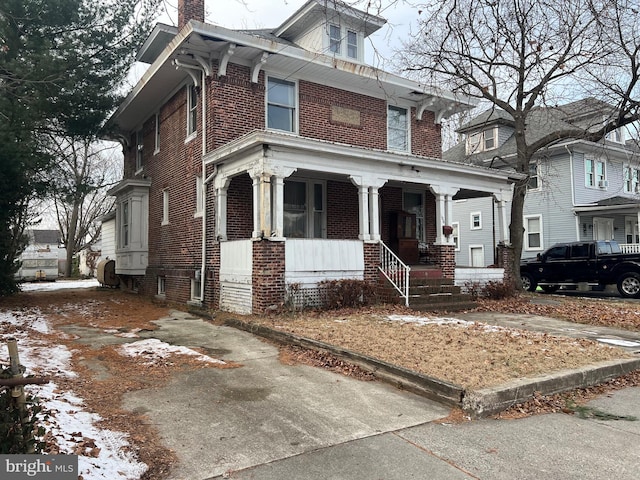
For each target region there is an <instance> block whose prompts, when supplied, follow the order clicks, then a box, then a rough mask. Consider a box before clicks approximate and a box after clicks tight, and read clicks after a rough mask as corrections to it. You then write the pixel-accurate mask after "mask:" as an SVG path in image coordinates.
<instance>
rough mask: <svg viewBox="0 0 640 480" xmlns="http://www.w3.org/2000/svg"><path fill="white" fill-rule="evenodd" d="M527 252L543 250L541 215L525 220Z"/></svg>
mask: <svg viewBox="0 0 640 480" xmlns="http://www.w3.org/2000/svg"><path fill="white" fill-rule="evenodd" d="M524 237H525V250H542V218H541V217H540V215H536V216H531V217H525V219H524Z"/></svg>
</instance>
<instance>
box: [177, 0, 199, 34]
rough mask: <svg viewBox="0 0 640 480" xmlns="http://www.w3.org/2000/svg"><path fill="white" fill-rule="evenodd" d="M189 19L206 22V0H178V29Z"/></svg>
mask: <svg viewBox="0 0 640 480" xmlns="http://www.w3.org/2000/svg"><path fill="white" fill-rule="evenodd" d="M189 20H197V21H199V22H204V0H178V29H181V28H182V27H184V26H185V25H186V23H187V22H188V21H189Z"/></svg>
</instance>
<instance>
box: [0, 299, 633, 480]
mask: <svg viewBox="0 0 640 480" xmlns="http://www.w3.org/2000/svg"><path fill="white" fill-rule="evenodd" d="M530 298H531V297H530V296H523V297H521V298H520V299H516V300H509V301H502V302H482V304H481V306H480V308H481V309H485V310H492V311H503V312H505V311H517V312H521V313H525V312H526V313H535V314H538V315H548V316H555V317H561V318H570V319H575V320H579V321H584V322H587V321H588V322H589V323H598V324H604V325H608V326H618V327H624V328H629V329H635V330H637V329H638V328H640V318H639V317H640V316H639V315H638V314H637V312H636V305H634V304H630V303H623V302H616V303H615V304H614V303H612V302H602V301H584V300H573V299H562V298H561V297H558V298H560V300H559V305H555V306H549V305H546V306H539V305H532V304H531V302H530ZM34 308H37V309H39V310H40V312H41V314H42V315H43V316H46V318H47V319H49V321H50V322H51V325H52V327H53V330H52V331H51V332H50V333H40V334H38V335H42V338H43V339H48V340H49V341H51V342H52V343H54V342H58V343H63V344H65V345H66V346H67V347H68V348H69V350H70V351H72V354H73V358H72V365H73V369H74V371H76V372H77V373H78V376H77V377H76V378H71V379H69V378H65V379H64V381H61V382H60V383H59V388H60V389H69V390H73V391H75V392H77V393H78V394H79V395H80V396H81V397H82V398H83V399H84V400H85V402H86V404H87V407H88V409H89V410H91V411H94V412H96V413H98V414H100V415H101V416H102V417H103V418H104V421H103V423H104V424H105V428H109V429H114V430H119V431H124V432H128V433H129V434H130V436H131V440H132V444H133V447H132V449H133V450H134V451H135V453H136V455H137V456H138V457H139V458H140V460H141V461H142V462H145V463H146V464H147V465H149V467H150V470H149V471H147V473H146V474H145V475H144V476H143V477H142V478H144V479H159V478H164V477H165V476H166V474H167V472H168V471H169V470H170V468H171V465H172V464H173V463H174V462H175V457H174V455H173V453H172V452H171V451H169V450H167V449H166V448H164V447H163V446H162V443H161V442H160V440H159V438H158V437H157V433H156V432H155V430H154V429H153V427H152V426H151V425H149V423H148V421H147V419H146V418H145V417H144V416H141V415H138V414H135V413H132V412H128V411H123V410H122V409H121V408H120V407H119V405H120V399H121V397H122V395H123V394H125V393H126V392H129V391H133V390H139V389H145V388H150V387H153V386H155V385H160V384H162V383H164V382H166V381H167V380H168V379H169V378H170V377H171V376H172V375H179V374H181V373H184V372H187V371H189V370H192V369H196V368H203V367H204V364H203V363H202V362H199V361H197V360H194V359H193V358H191V357H187V356H184V357H181V356H178V357H175V356H174V357H171V359H170V360H167V361H166V362H164V363H161V364H155V365H148V364H145V363H144V359H143V358H139V357H131V358H127V359H123V357H122V355H119V354H117V353H115V352H114V348H115V347H113V346H106V347H102V348H99V349H94V348H91V347H90V346H84V345H81V344H78V343H75V342H74V341H73V338H71V337H69V336H64V335H62V336H61V335H60V332H59V331H58V332H56V330H57V329H58V328H59V327H61V326H62V325H65V324H77V325H86V326H92V327H95V328H99V329H103V330H114V331H117V332H120V334H122V335H128V334H130V333H132V332H136V331H139V330H140V329H146V330H153V329H155V328H156V327H155V325H154V324H153V323H151V322H152V320H155V319H158V318H161V317H163V316H166V315H167V314H168V312H169V307H168V306H165V305H159V304H155V303H153V302H151V301H149V300H146V299H143V298H141V297H138V296H135V295H131V294H125V293H122V292H119V291H114V290H102V289H86V290H68V291H64V290H60V291H54V292H34V293H21V294H19V295H16V296H14V297H10V298H1V299H0V312H1V311H3V310H14V311H15V310H21V309H24V310H30V309H34ZM388 315H395V316H397V317H394V318H396V320H393V321H391V320H389V319H388ZM407 315H415V312H411V311H408V310H405V309H404V308H400V307H385V308H382V307H376V308H368V309H366V310H365V309H362V310H341V311H333V312H325V313H318V312H304V313H298V314H295V315H294V314H282V315H269V316H265V317H260V316H251V317H244V318H241V319H242V320H244V321H250V322H255V323H260V324H263V325H267V326H270V327H272V328H277V329H280V330H285V331H290V332H294V333H296V334H299V335H304V336H308V337H310V338H315V339H318V340H322V341H324V342H328V343H333V344H337V345H340V346H342V347H346V348H349V349H352V350H354V351H358V352H360V353H364V354H367V355H371V356H375V357H377V358H380V359H382V360H385V361H388V362H391V363H396V364H399V365H401V366H404V367H406V368H410V369H413V370H416V371H419V372H421V373H425V374H427V375H431V376H434V377H437V378H440V379H443V380H447V381H449V382H452V383H457V384H460V385H463V386H465V387H467V388H479V387H483V386H488V385H495V384H498V383H501V382H503V381H506V380H509V379H513V378H519V377H522V376H529V375H538V374H541V373H545V372H549V371H554V370H559V369H566V368H574V367H577V366H580V365H584V364H588V363H593V362H596V361H601V360H607V359H612V358H622V357H625V356H627V354H626V353H625V352H623V351H621V350H619V349H616V348H611V347H604V346H601V345H599V344H596V343H594V342H590V341H586V340H584V341H575V340H570V339H560V338H556V337H550V336H547V335H539V334H534V333H531V332H525V331H511V330H499V329H498V330H497V329H493V328H489V329H488V328H485V327H483V326H481V325H477V324H467V323H464V322H460V321H449V322H447V321H438V319H439V318H441V316H435V315H433V316H431V315H420V316H421V317H428V318H429V319H430V320H429V321H433V323H428V322H427V321H426V320H425V321H423V322H422V323H416V322H415V321H411V322H410V321H407V319H406V316H407ZM451 316H452V317H454V316H455V315H451ZM225 317H227V314H224V315H223V314H219V315H217V316H216V319H215V320H214V322H223V321H224V319H225ZM234 317H235V318H238V316H234ZM7 328H8V327H7V326H6V325H2V333H3V334H5V335H6V334H9V333H11V332H10V331H7ZM281 358H282V360H283V361H286V362H289V363H291V362H303V363H308V364H312V365H315V366H319V367H323V368H331V369H333V370H337V371H339V372H341V373H343V374H346V375H352V376H355V377H358V378H361V379H363V380H367V379H370V376H369V375H367V374H365V373H363V372H362V371H361V370H359V369H357V368H354V367H353V366H350V365H347V364H344V363H342V362H340V361H336V360H335V359H332V358H330V357H329V356H327V355H326V354H319V353H317V352H308V351H303V350H299V349H283V353H282V355H281ZM98 361H99V362H100V363H101V364H102V365H104V366H105V368H106V369H107V370H108V373H109V375H106V376H104V378H103V377H102V376H98V375H97V374H96V373H95V371H94V370H92V369H90V368H89V367H88V365H91V364H92V362H98ZM207 366H208V367H209V368H211V364H208V365H207ZM221 368H225V367H221ZM639 380H640V376H637V375H636V376H633V375H632V376H629V377H628V378H627V379H623V380H620V381H617V383H616V382H612V384H611V385H610V386H607V387H599V388H595V389H588V390H585V391H583V392H582V393H580V394H577V395H574V397H573V398H577V399H578V400H580V399H581V398H582V399H585V398H589V397H590V396H593V395H595V394H598V393H602V392H603V391H606V388H616V387H624V386H627V385H632V384H638V381H639ZM563 405H566V402H564V401H563V400H562V399H560V397H557V396H556V397H550V398H546V399H534V400H533V401H532V402H530V403H528V404H527V405H520V406H518V407H516V408H515V409H513V411H512V413H511V414H509V413H507V414H506V415H507V416H508V415H511V416H518V415H521V414H522V415H525V414H530V413H536V412H540V411H550V410H551V411H553V410H557V409H562V408H563ZM454 416H455V415H454ZM51 445H52V446H51V449H52V451H55V442H53V441H52V442H51ZM78 448H79V449H80V450H82V451H85V452H86V451H89V452H90V451H91V445H82V444H80V445H79V447H78Z"/></svg>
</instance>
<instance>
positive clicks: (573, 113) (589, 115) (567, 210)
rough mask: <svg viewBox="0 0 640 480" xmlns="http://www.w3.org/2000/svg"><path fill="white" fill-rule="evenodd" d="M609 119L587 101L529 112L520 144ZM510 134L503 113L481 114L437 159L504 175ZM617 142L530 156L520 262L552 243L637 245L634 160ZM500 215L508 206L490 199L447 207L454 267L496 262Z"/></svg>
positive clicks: (616, 134) (639, 184)
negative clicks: (612, 241)
mask: <svg viewBox="0 0 640 480" xmlns="http://www.w3.org/2000/svg"><path fill="white" fill-rule="evenodd" d="M611 113H612V107H611V106H609V105H607V104H605V103H602V102H600V101H598V100H595V99H593V98H587V99H584V100H580V101H577V102H573V103H570V104H567V105H563V106H559V107H553V108H541V109H538V110H534V111H532V113H531V115H530V119H529V123H528V126H527V135H528V139H529V141H530V142H531V141H534V140H535V139H536V138H540V137H541V136H542V135H546V134H548V133H550V132H553V131H558V130H559V129H562V128H567V127H573V126H580V127H582V128H593V129H595V128H599V127H601V126H602V124H603V122H604V121H605V119H606V118H608V117H609V116H610V115H611ZM513 132H514V127H513V120H512V119H511V118H510V117H509V115H508V114H507V113H506V112H504V111H502V110H490V111H487V112H485V113H483V114H481V115H479V116H478V117H476V118H475V119H473V120H472V121H471V122H469V123H468V124H467V125H464V126H463V127H462V128H460V130H459V133H461V134H462V135H463V136H464V138H463V140H462V141H461V142H460V143H459V144H458V145H456V146H455V147H453V148H451V149H450V150H448V151H447V152H445V153H444V154H443V157H444V158H445V159H448V160H458V161H467V162H472V163H475V164H480V165H484V166H491V167H493V168H498V169H504V168H510V165H512V164H513V159H514V156H515V137H514V135H513ZM625 140H626V139H625V132H624V130H623V129H620V130H616V131H613V132H611V133H610V134H609V135H608V136H607V138H606V139H605V140H603V141H600V142H590V141H586V140H564V141H560V142H558V143H556V144H553V145H551V146H549V147H547V148H546V149H544V150H543V151H540V152H539V153H538V154H537V155H536V157H535V161H534V163H532V164H531V165H530V177H529V186H528V191H527V197H526V200H525V205H524V228H525V235H524V242H523V250H522V257H523V258H529V257H534V256H535V255H536V254H537V253H539V252H541V251H543V250H545V249H546V248H548V247H550V246H551V245H553V244H554V243H557V242H569V241H578V240H592V239H595V240H610V239H615V240H617V241H618V242H620V243H623V244H638V243H640V242H639V240H640V239H639V236H638V224H639V220H640V194H639V193H640V164H639V161H640V159H639V156H638V149H637V146H636V145H635V143H632V142H630V141H628V142H625ZM503 215H506V216H507V217H506V218H507V219H508V218H510V203H508V202H507V203H505V204H501V203H500V202H498V201H496V199H495V198H494V197H490V196H487V197H484V198H474V199H457V200H454V204H453V227H454V238H455V244H456V264H457V265H468V266H476V267H484V266H488V265H492V264H494V263H497V262H496V258H495V256H494V255H495V254H494V251H495V248H494V247H495V246H496V245H497V243H498V242H499V240H500V233H499V232H498V231H497V229H498V225H499V224H500V222H499V219H500V217H501V216H503ZM507 223H508V222H507Z"/></svg>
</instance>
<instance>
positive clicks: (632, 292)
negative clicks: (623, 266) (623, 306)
mask: <svg viewBox="0 0 640 480" xmlns="http://www.w3.org/2000/svg"><path fill="white" fill-rule="evenodd" d="M618 291H619V292H620V295H621V296H623V297H627V298H638V297H640V275H638V274H637V273H635V272H627V273H623V274H622V275H620V277H619V278H618Z"/></svg>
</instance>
